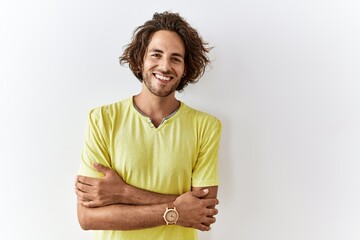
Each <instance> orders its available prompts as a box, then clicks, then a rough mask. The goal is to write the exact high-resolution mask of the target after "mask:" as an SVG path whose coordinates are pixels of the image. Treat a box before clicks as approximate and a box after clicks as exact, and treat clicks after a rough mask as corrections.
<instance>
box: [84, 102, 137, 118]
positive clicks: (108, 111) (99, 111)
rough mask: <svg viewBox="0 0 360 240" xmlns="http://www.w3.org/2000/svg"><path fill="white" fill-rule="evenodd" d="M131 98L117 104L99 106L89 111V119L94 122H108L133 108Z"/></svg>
mask: <svg viewBox="0 0 360 240" xmlns="http://www.w3.org/2000/svg"><path fill="white" fill-rule="evenodd" d="M131 103H132V101H131V98H127V99H124V100H121V101H118V102H115V103H111V104H107V105H103V106H99V107H96V108H93V109H91V110H90V111H89V119H90V120H93V121H97V122H98V121H101V122H108V121H111V120H112V119H113V118H115V117H116V115H118V114H119V113H123V112H124V111H126V110H127V109H128V108H129V107H130V106H131Z"/></svg>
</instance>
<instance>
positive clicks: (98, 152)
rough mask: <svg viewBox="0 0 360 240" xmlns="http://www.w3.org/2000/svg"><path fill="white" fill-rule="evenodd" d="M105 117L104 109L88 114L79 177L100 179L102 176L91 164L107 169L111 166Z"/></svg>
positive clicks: (106, 113) (106, 114)
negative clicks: (100, 165) (98, 164)
mask: <svg viewBox="0 0 360 240" xmlns="http://www.w3.org/2000/svg"><path fill="white" fill-rule="evenodd" d="M107 116H108V112H107V109H106V108H104V107H101V108H96V109H94V110H92V111H90V113H89V117H88V124H87V127H86V130H85V142H84V146H83V149H82V155H81V165H80V170H79V172H78V174H79V175H82V176H88V177H96V178H100V177H102V176H103V174H102V173H99V172H98V171H96V170H95V169H94V168H93V164H94V163H100V164H102V165H104V166H107V167H110V165H111V160H110V154H109V138H108V136H109V135H108V132H109V129H108V125H109V122H108V121H107Z"/></svg>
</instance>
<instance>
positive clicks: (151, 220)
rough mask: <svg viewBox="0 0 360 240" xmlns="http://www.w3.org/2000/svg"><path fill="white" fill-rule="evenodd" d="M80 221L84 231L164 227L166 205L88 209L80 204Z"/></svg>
mask: <svg viewBox="0 0 360 240" xmlns="http://www.w3.org/2000/svg"><path fill="white" fill-rule="evenodd" d="M77 208H78V220H79V223H80V225H81V227H82V228H83V229H84V230H136V229H144V228H150V227H156V226H160V225H164V224H165V221H164V219H163V217H162V215H163V213H164V210H165V209H166V204H158V205H147V206H133V205H123V204H116V205H110V206H105V207H100V208H86V207H83V206H82V205H81V204H78V206H77Z"/></svg>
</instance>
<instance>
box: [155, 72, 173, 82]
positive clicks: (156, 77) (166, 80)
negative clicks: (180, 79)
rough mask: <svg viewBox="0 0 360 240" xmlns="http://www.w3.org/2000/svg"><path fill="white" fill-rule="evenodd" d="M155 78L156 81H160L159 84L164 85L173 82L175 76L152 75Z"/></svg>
mask: <svg viewBox="0 0 360 240" xmlns="http://www.w3.org/2000/svg"><path fill="white" fill-rule="evenodd" d="M152 75H153V76H154V78H155V79H156V80H158V81H159V82H161V83H162V84H166V83H168V82H171V80H173V79H174V77H173V76H171V75H166V74H162V73H153V74H152ZM162 78H163V79H162Z"/></svg>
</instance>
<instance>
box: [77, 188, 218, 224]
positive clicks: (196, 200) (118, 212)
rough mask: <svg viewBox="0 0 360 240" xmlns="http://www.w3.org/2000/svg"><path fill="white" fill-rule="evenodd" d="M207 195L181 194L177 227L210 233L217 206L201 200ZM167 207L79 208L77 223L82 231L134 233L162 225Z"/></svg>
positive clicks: (118, 205) (176, 205) (192, 192)
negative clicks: (130, 231)
mask: <svg viewBox="0 0 360 240" xmlns="http://www.w3.org/2000/svg"><path fill="white" fill-rule="evenodd" d="M208 192H209V191H207V190H205V191H191V192H187V193H184V194H182V195H181V196H179V197H178V198H177V199H176V200H175V201H174V205H175V207H176V208H177V210H178V212H179V220H178V225H180V226H183V227H191V228H196V229H199V230H201V231H207V230H210V227H209V225H211V224H212V223H214V222H215V220H214V218H213V217H212V216H213V215H216V214H217V210H216V209H210V208H209V207H210V206H213V205H216V204H217V203H218V201H217V199H214V198H212V199H203V197H205V196H206V195H207V194H208ZM166 206H167V204H156V205H145V206H135V205H124V204H115V205H109V206H104V207H99V208H87V207H84V206H82V205H81V204H78V220H79V223H80V225H81V227H82V228H83V229H85V230H89V229H92V230H136V229H143V228H149V227H155V226H160V225H165V221H164V219H163V218H162V216H163V214H164V212H165V209H166Z"/></svg>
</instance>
